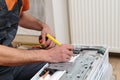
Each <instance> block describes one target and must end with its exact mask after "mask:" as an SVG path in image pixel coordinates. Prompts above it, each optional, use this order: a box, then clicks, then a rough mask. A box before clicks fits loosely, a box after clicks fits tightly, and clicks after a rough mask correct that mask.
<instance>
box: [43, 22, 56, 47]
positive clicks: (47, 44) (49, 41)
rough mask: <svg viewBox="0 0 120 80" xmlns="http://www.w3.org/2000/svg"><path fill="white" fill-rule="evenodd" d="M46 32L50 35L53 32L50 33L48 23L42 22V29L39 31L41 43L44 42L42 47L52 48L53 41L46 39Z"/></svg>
mask: <svg viewBox="0 0 120 80" xmlns="http://www.w3.org/2000/svg"><path fill="white" fill-rule="evenodd" d="M46 34H50V35H51V36H53V37H54V34H53V33H52V31H51V30H50V28H49V27H48V25H46V24H43V29H42V31H41V35H42V44H45V46H44V47H47V48H52V47H54V46H55V43H54V42H52V41H51V40H50V39H47V40H46Z"/></svg>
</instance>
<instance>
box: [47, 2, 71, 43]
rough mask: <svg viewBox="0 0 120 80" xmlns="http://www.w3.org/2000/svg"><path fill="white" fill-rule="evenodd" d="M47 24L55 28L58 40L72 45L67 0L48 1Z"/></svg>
mask: <svg viewBox="0 0 120 80" xmlns="http://www.w3.org/2000/svg"><path fill="white" fill-rule="evenodd" d="M46 22H47V23H48V25H50V26H53V28H54V29H53V30H54V32H55V35H56V39H57V40H59V41H60V42H61V43H70V39H69V38H70V35H69V25H68V24H69V23H68V5H67V0H46Z"/></svg>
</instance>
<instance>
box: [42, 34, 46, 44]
mask: <svg viewBox="0 0 120 80" xmlns="http://www.w3.org/2000/svg"><path fill="white" fill-rule="evenodd" d="M45 42H46V34H44V33H43V34H42V43H43V44H45Z"/></svg>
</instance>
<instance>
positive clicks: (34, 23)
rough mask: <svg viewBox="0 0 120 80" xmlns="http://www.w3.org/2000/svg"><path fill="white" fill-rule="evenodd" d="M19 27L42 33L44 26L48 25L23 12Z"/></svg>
mask: <svg viewBox="0 0 120 80" xmlns="http://www.w3.org/2000/svg"><path fill="white" fill-rule="evenodd" d="M19 25H20V26H21V27H24V28H27V29H34V30H38V31H41V30H42V29H43V26H44V25H46V24H45V23H43V22H41V21H40V20H38V19H36V18H34V17H33V16H31V15H29V14H28V13H26V12H23V13H22V14H21V17H20V21H19Z"/></svg>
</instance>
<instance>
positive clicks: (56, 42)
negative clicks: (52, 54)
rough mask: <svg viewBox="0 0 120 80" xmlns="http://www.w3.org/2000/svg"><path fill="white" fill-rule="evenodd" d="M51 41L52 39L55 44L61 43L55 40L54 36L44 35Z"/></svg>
mask: <svg viewBox="0 0 120 80" xmlns="http://www.w3.org/2000/svg"><path fill="white" fill-rule="evenodd" d="M46 36H47V37H48V38H49V39H50V40H51V41H53V42H54V43H55V44H56V45H61V43H60V42H59V41H57V40H56V39H55V38H54V37H52V36H51V35H50V34H47V35H46Z"/></svg>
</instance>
